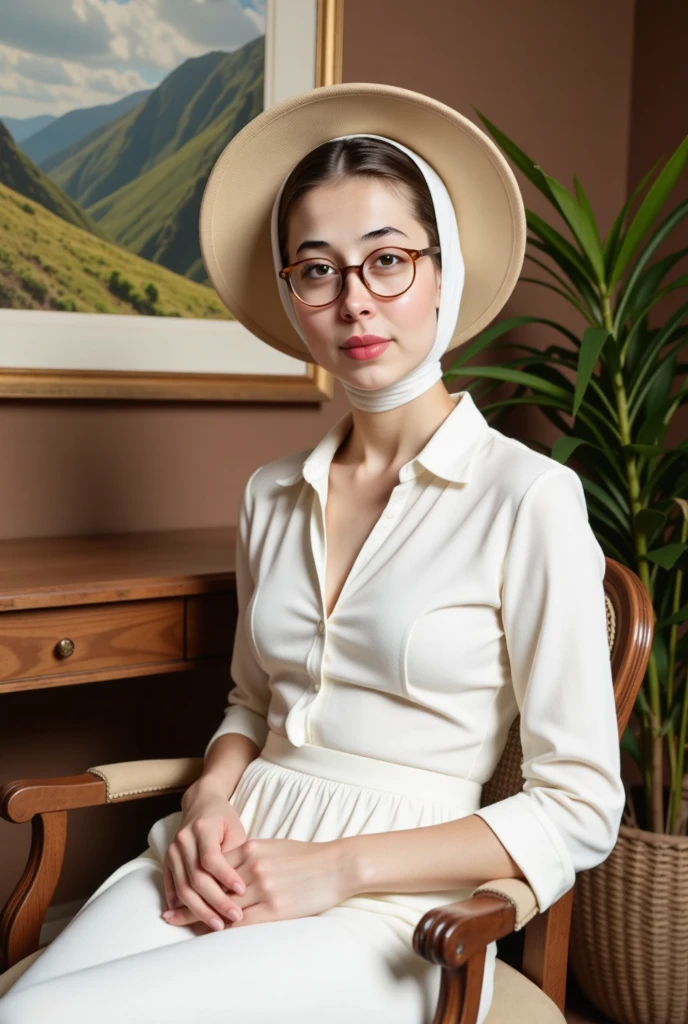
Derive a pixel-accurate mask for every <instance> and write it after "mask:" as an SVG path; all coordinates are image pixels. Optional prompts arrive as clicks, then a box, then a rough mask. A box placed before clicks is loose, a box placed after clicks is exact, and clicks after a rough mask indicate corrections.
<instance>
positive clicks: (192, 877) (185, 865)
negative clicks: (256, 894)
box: [163, 779, 246, 931]
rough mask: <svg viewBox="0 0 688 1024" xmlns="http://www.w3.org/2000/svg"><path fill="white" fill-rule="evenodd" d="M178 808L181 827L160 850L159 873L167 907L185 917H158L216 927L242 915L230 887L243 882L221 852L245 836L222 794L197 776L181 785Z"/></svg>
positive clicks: (240, 886) (238, 886)
mask: <svg viewBox="0 0 688 1024" xmlns="http://www.w3.org/2000/svg"><path fill="white" fill-rule="evenodd" d="M182 807H183V815H182V823H181V826H180V828H179V830H178V832H177V835H176V836H175V838H174V839H173V840H172V842H171V843H170V845H169V847H168V849H167V853H166V854H165V860H164V863H163V878H164V884H165V895H166V897H167V905H168V907H169V908H170V911H176V913H182V911H183V912H184V914H185V918H184V921H183V922H182V921H179V920H176V918H175V917H172V919H171V920H170V918H169V917H168V916H167V915H168V914H169V913H170V911H167V912H166V914H163V917H164V918H165V920H166V921H167V922H168V924H180V923H183V924H190V923H192V922H193V921H204V922H205V923H206V924H207V925H208V927H209V928H212V929H213V930H215V931H219V930H221V929H222V928H224V921H223V918H227V917H229V918H230V919H232V916H233V915H238V918H240V917H241V910H240V909H239V908H238V906H237V905H236V902H235V901H234V899H233V898H232V896H233V892H232V890H236V891H237V892H240V893H242V894H243V893H244V892H245V885H244V882H243V879H242V878H241V876H240V875H239V874H238V872H237V871H236V870H235V868H234V867H233V866H232V865H230V864H229V863H228V862H227V860H226V859H225V856H224V855H225V854H226V853H228V852H230V851H233V850H234V849H235V848H236V847H240V846H241V844H242V843H244V842H245V841H246V830H245V829H244V826H243V824H242V822H241V819H240V817H239V815H238V814H237V812H236V811H235V810H234V808H233V807H232V805H231V804H230V803H229V800H228V799H227V797H226V796H225V795H224V793H223V792H221V791H220V790H219V789H218V788H217V787H215V786H214V785H213V784H209V783H207V782H205V781H204V780H202V779H199V780H198V781H197V782H195V783H194V784H193V786H190V787H189V789H187V790H186V792H185V793H184V798H183V800H182ZM230 893H231V895H230ZM213 922H217V924H214V923H213Z"/></svg>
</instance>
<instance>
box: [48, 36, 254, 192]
mask: <svg viewBox="0 0 688 1024" xmlns="http://www.w3.org/2000/svg"><path fill="white" fill-rule="evenodd" d="M264 50H265V39H264V37H263V36H260V37H259V38H257V39H254V40H253V41H252V42H250V43H247V44H246V45H245V46H242V47H241V48H240V49H238V50H235V51H234V52H233V53H222V52H212V53H206V54H203V55H202V56H201V57H194V58H191V59H190V60H186V61H184V63H183V64H181V65H180V66H179V67H178V68H175V70H174V71H172V72H171V74H169V75H168V76H167V78H166V79H165V80H164V81H163V82H161V84H160V85H159V86H158V87H157V89H155V90H154V91H153V92H152V93H151V95H150V96H149V97H148V99H147V100H146V101H145V103H143V104H142V105H140V106H138V107H135V108H134V109H133V110H131V111H129V112H128V113H126V114H123V115H122V116H121V117H119V118H117V119H116V120H115V121H113V122H112V123H111V124H110V125H109V126H108V127H107V129H106V130H105V131H102V130H98V131H96V132H95V133H92V134H91V135H90V136H88V137H87V138H86V139H83V140H82V144H81V145H79V144H77V145H76V146H72V147H71V148H70V150H69V151H68V152H67V153H63V154H61V157H62V159H60V155H58V156H56V157H53V158H52V159H51V161H50V163H49V164H47V165H46V169H48V168H49V172H50V176H51V178H52V179H53V181H55V182H56V183H57V184H58V185H59V186H60V187H61V188H62V189H64V191H65V192H67V194H68V195H70V196H71V197H72V199H74V200H76V201H77V202H78V203H79V205H80V206H82V207H84V208H87V207H90V206H93V205H94V204H96V203H98V202H99V201H100V200H101V199H104V198H105V197H106V196H109V195H111V194H112V193H113V192H116V191H117V190H118V189H121V188H123V187H124V186H125V185H127V184H129V182H132V181H134V180H135V179H136V178H139V177H140V176H141V175H143V174H145V173H146V172H147V171H148V170H150V169H151V168H152V167H154V166H155V165H156V164H159V163H161V162H162V161H163V160H165V159H167V158H168V157H169V156H171V155H172V154H174V153H176V152H178V151H179V150H180V149H182V147H183V146H184V145H186V143H187V142H189V141H190V140H192V139H193V138H194V137H195V136H197V135H198V134H200V133H202V132H204V131H205V130H206V129H207V128H208V127H210V126H211V125H212V124H213V122H215V121H217V120H218V119H224V118H225V115H226V113H227V110H228V108H229V107H234V108H235V109H236V106H237V102H238V109H236V115H235V116H236V120H237V122H238V123H239V124H240V126H243V124H246V123H247V121H248V120H249V119H250V117H251V116H254V115H253V114H251V109H253V108H252V107H251V109H249V108H248V106H244V104H243V102H242V101H243V100H244V99H245V96H246V93H247V92H248V91H250V90H251V89H252V87H253V86H254V84H255V81H256V79H257V78H258V77H259V75H261V74H262V70H263V61H264ZM242 94H243V95H242ZM258 110H260V107H259V108H258ZM242 114H243V116H242ZM226 141H229V138H227V139H226ZM58 160H60V162H59V163H58V162H57V161H58Z"/></svg>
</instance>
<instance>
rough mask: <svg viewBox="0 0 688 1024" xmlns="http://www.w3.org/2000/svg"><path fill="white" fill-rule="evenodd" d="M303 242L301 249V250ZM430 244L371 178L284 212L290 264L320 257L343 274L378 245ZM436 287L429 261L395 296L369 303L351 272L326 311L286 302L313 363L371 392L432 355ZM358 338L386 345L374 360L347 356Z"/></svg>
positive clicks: (394, 197) (315, 193)
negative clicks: (382, 340)
mask: <svg viewBox="0 0 688 1024" xmlns="http://www.w3.org/2000/svg"><path fill="white" fill-rule="evenodd" d="M365 235H368V238H364V237H363V236H365ZM304 242H308V245H307V246H305V247H304V248H300V247H301V246H302V245H303V243H304ZM429 244H430V240H429V238H428V234H427V231H426V230H425V228H424V227H423V226H422V225H421V224H420V222H419V221H418V220H416V218H415V217H414V215H413V211H412V208H411V205H410V202H409V200H407V199H406V198H405V197H404V196H403V195H401V194H399V193H397V192H396V191H393V190H392V189H391V188H390V187H389V186H387V185H385V184H384V183H383V182H382V181H381V180H380V179H376V178H365V177H361V176H353V177H351V178H347V179H345V180H344V181H341V182H338V183H337V184H330V185H321V186H318V187H317V188H313V189H311V190H310V191H309V192H308V193H306V195H305V196H304V197H303V198H302V199H301V200H300V201H299V202H298V203H297V204H296V205H295V206H294V207H293V208H292V210H291V212H290V217H289V231H288V237H287V248H288V255H289V262H290V263H295V262H296V261H297V260H302V259H307V258H312V257H318V256H322V257H327V258H328V259H330V260H332V261H333V262H334V263H336V264H338V265H339V266H340V267H343V266H348V265H350V264H359V263H362V262H363V260H364V259H365V258H366V256H368V255H369V253H371V252H372V251H373V250H374V249H379V248H380V247H382V246H385V245H390V246H403V247H405V248H407V249H424V248H425V247H426V246H428V245H429ZM297 250H299V251H297ZM379 255H380V256H381V255H382V254H379ZM440 282H441V270H440V269H439V267H437V266H436V264H435V262H434V260H433V259H432V257H430V256H422V257H421V258H420V259H419V260H418V261H417V263H416V277H415V280H414V282H413V284H412V285H411V287H410V288H409V289H408V291H406V292H404V293H403V294H402V295H397V296H393V297H384V298H382V297H379V296H377V295H373V293H372V292H370V291H368V289H367V288H366V286H365V285H364V284H363V282H362V281H361V279H360V277H359V276H358V274H356V272H355V271H351V270H350V271H348V272H347V273H346V274H345V275H344V287H343V289H342V292H341V294H340V295H339V297H338V298H337V299H334V300H333V301H332V302H330V303H328V304H327V305H325V306H309V305H306V304H305V303H304V302H301V301H299V299H298V298H296V296H295V295H293V294H291V301H292V304H293V307H294V311H295V314H296V317H297V319H298V321H299V324H300V326H301V330H302V332H303V335H304V338H305V339H306V344H307V346H308V349H309V351H310V353H311V355H312V357H313V359H314V360H315V362H316V363H318V364H319V365H320V366H322V367H323V368H324V369H326V370H329V372H330V373H332V374H334V375H335V376H336V377H338V378H339V379H340V380H344V381H345V382H347V383H349V384H352V385H354V386H355V387H360V388H369V389H371V390H376V389H378V388H382V387H385V386H387V385H389V384H393V383H395V382H396V381H397V380H399V379H400V378H401V377H404V376H405V375H406V374H407V373H409V372H410V371H411V370H413V369H415V368H416V366H418V365H419V364H420V363H421V362H422V360H423V359H424V358H425V356H426V355H427V354H428V352H429V351H430V350H431V348H432V346H433V344H434V340H435V335H436V332H437V308H438V307H439V303H440ZM365 334H372V335H376V336H377V337H380V338H385V339H390V344H388V345H386V346H384V347H383V350H382V351H381V352H380V353H379V355H376V356H374V357H373V358H368V359H363V360H359V359H355V358H353V356H351V355H347V353H346V350H345V349H344V348H342V346H343V344H344V342H346V341H347V339H349V338H351V337H353V336H355V335H365Z"/></svg>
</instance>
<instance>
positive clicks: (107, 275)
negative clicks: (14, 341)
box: [0, 185, 232, 320]
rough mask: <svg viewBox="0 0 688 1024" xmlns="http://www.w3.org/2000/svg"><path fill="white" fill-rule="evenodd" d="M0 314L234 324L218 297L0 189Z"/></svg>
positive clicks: (8, 191)
mask: <svg viewBox="0 0 688 1024" xmlns="http://www.w3.org/2000/svg"><path fill="white" fill-rule="evenodd" d="M0 308H4V309H47V310H70V311H71V310H73V311H76V312H81V313H121V314H128V315H132V314H137V313H138V314H147V315H156V316H182V317H195V318H198V319H203V320H207V319H213V320H225V319H226V320H231V319H232V318H231V315H230V314H229V313H228V311H227V310H226V309H225V307H224V306H223V305H222V304H221V302H220V300H219V299H218V298H217V296H216V295H215V293H214V292H213V291H212V290H211V289H210V288H206V287H205V286H204V285H200V284H196V283H195V282H194V281H189V280H188V278H185V277H180V276H179V275H178V274H174V273H172V271H171V270H167V269H165V267H160V266H157V265H156V264H155V263H148V262H147V261H146V260H143V259H141V258H140V257H139V256H135V255H134V254H133V253H131V252H128V251H127V250H126V249H121V248H120V247H119V246H118V245H113V244H112V243H110V242H106V241H104V240H103V239H100V238H96V237H95V235H92V234H89V232H87V231H83V230H81V228H78V227H75V226H74V225H72V224H68V223H67V222H66V221H65V220H63V219H62V218H61V217H58V216H55V214H53V213H50V212H49V211H48V210H46V209H44V208H43V207H42V206H39V205H38V203H31V202H29V201H28V200H27V199H26V198H25V197H24V196H23V195H20V194H19V193H18V192H15V191H13V190H12V189H10V188H7V187H6V186H4V185H0Z"/></svg>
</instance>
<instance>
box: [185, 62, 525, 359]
mask: <svg viewBox="0 0 688 1024" xmlns="http://www.w3.org/2000/svg"><path fill="white" fill-rule="evenodd" d="M361 132H368V133H370V134H374V135H384V136H387V137H388V138H392V139H395V140H397V141H398V142H401V143H402V144H403V145H405V146H408V147H409V149H413V150H414V151H415V152H417V153H418V154H419V155H420V156H422V157H423V158H424V159H425V160H427V162H428V163H429V164H430V165H431V166H432V167H433V168H434V169H435V170H436V171H437V173H438V174H439V176H440V177H441V178H442V180H443V181H444V184H445V185H446V187H447V190H448V192H449V195H450V196H451V199H452V202H453V204H454V209H455V210H456V214H457V223H458V228H459V238H460V242H461V251H462V254H463V260H464V264H465V281H464V288H463V294H462V297H461V307H460V310H459V316H458V319H457V323H456V327H455V330H454V333H453V335H452V338H451V341H450V342H449V345H448V346H447V349H453V348H456V347H457V346H458V345H461V344H463V342H465V341H468V339H469V338H472V337H474V336H475V335H476V334H478V333H479V332H480V331H481V330H482V329H483V328H484V327H486V326H487V325H488V324H489V323H490V322H491V321H492V320H493V319H494V317H495V316H496V315H497V313H498V312H499V311H500V309H501V308H502V307H503V306H504V304H505V302H506V301H507V299H508V298H509V296H510V294H511V292H512V291H513V289H514V286H515V285H516V281H517V280H518V276H519V274H520V271H521V267H522V265H523V259H524V255H525V246H526V218H525V210H524V206H523V199H522V196H521V192H520V189H519V187H518V183H517V181H516V178H515V176H514V174H513V172H512V170H511V168H510V166H509V164H508V163H507V161H506V159H505V157H504V156H503V155H502V153H501V152H500V150H499V149H498V148H497V146H496V145H495V143H493V142H492V140H491V139H490V138H489V137H488V136H487V135H486V134H485V133H484V132H483V131H481V129H480V128H478V127H477V126H476V125H474V124H473V122H472V121H469V120H468V118H466V117H463V116H462V115H461V114H459V113H458V112H457V111H456V110H454V109H453V108H452V107H448V106H446V104H444V103H440V102H439V101H438V100H435V99H432V98H431V97H429V96H425V95H424V94H422V93H417V92H413V91H411V90H409V89H401V88H399V87H397V86H391V85H381V84H377V83H373V82H347V83H343V84H339V85H331V86H322V87H320V88H317V89H312V90H310V91H309V92H305V93H300V94H299V95H298V96H294V97H292V98H290V99H288V100H284V101H283V102H281V103H278V104H275V105H274V106H272V107H269V108H268V109H267V110H265V111H263V112H262V113H261V114H259V115H258V116H257V117H255V118H253V119H252V120H251V121H250V122H249V123H248V124H247V125H246V126H245V127H244V128H243V129H242V130H241V131H240V132H238V133H237V134H236V135H235V136H234V138H233V139H232V140H231V141H230V142H229V143H228V145H227V146H226V147H225V149H224V150H223V151H222V153H221V154H220V156H219V158H218V159H217V161H216V163H215V166H214V167H213V169H212V171H211V173H210V176H209V178H208V182H207V184H206V187H205V191H204V193H203V199H202V202H201V211H200V244H201V252H202V255H203V261H204V263H205V267H206V270H207V272H208V276H209V277H210V280H211V281H212V284H213V286H214V288H215V290H216V292H217V294H218V296H219V297H220V299H221V300H222V301H223V303H224V304H225V305H226V306H227V308H228V309H229V311H230V312H231V313H232V315H233V316H234V317H235V318H236V319H237V320H238V321H240V322H241V323H242V324H243V325H244V326H245V327H246V328H247V329H248V330H249V331H251V333H252V334H255V335H256V336H257V337H258V338H260V339H261V340H262V341H265V342H266V343H267V344H268V345H272V346H273V347H274V348H276V349H278V350H279V351H280V352H284V353H285V354H286V355H289V356H293V357H295V358H296V359H299V360H305V361H307V362H312V361H313V360H312V356H311V354H310V352H309V351H308V348H307V347H306V345H305V344H304V342H303V341H302V339H301V338H300V337H299V335H298V334H297V332H296V331H295V330H294V327H293V326H292V324H291V322H290V321H289V317H288V316H287V314H286V312H285V310H284V308H283V306H282V302H281V300H280V296H279V292H278V289H277V281H276V275H275V270H274V262H273V256H272V245H271V239H270V215H271V211H272V206H273V203H274V201H275V197H276V195H277V192H278V190H279V188H280V185H281V184H282V181H283V180H284V178H285V177H286V176H287V174H289V172H290V171H291V170H292V168H293V167H294V166H295V165H296V164H297V163H298V162H299V161H300V160H301V158H302V157H303V156H305V155H306V153H308V152H310V151H311V150H312V149H315V147H316V146H319V145H321V144H322V143H323V142H327V141H328V140H329V139H332V138H335V137H336V136H339V135H348V134H354V133H361Z"/></svg>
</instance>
